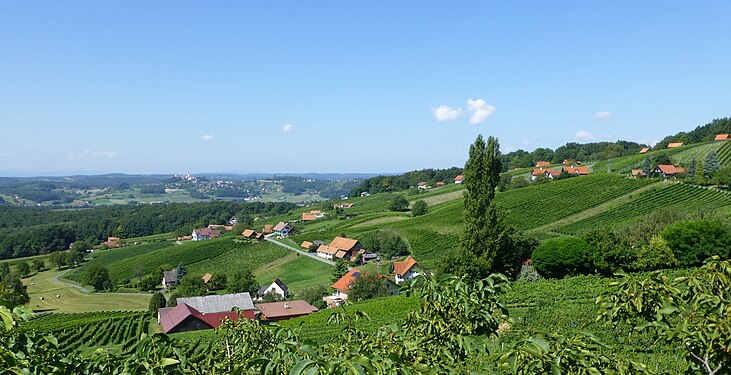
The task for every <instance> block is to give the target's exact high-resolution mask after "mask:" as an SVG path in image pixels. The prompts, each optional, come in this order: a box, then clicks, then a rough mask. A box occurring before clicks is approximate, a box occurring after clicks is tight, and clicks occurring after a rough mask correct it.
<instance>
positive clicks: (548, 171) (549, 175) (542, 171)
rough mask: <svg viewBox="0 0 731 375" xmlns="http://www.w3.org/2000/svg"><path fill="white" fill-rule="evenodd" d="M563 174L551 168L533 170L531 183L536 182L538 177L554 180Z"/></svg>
mask: <svg viewBox="0 0 731 375" xmlns="http://www.w3.org/2000/svg"><path fill="white" fill-rule="evenodd" d="M559 174H561V173H560V172H558V171H554V170H553V169H551V168H533V172H531V177H530V179H531V181H535V180H536V179H537V178H538V176H540V175H543V176H545V177H547V178H550V179H554V178H556V177H558V175H559Z"/></svg>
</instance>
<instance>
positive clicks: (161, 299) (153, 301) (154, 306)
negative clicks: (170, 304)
mask: <svg viewBox="0 0 731 375" xmlns="http://www.w3.org/2000/svg"><path fill="white" fill-rule="evenodd" d="M166 305H167V301H166V300H165V296H164V295H162V293H160V292H157V293H155V294H153V295H152V298H150V314H152V315H155V314H157V310H158V309H160V308H163V307H165V306H166Z"/></svg>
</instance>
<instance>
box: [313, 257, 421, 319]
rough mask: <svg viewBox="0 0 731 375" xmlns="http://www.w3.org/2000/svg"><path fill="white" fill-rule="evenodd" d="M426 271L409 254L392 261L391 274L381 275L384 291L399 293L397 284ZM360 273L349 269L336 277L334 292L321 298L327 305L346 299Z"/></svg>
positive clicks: (335, 304)
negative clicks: (404, 257)
mask: <svg viewBox="0 0 731 375" xmlns="http://www.w3.org/2000/svg"><path fill="white" fill-rule="evenodd" d="M424 272H426V271H425V270H424V268H423V267H421V266H420V265H419V263H417V262H416V260H415V259H414V258H412V257H411V256H407V257H406V259H404V260H403V261H397V262H394V263H393V275H390V276H388V277H387V276H383V277H386V278H387V279H386V291H387V293H388V295H391V296H393V295H396V294H398V293H399V286H398V285H399V284H402V283H404V282H407V281H410V280H411V279H413V278H414V277H416V276H419V275H421V274H422V273H424ZM361 275H362V272H361V271H360V270H357V269H351V270H350V271H348V273H346V274H345V275H344V276H343V277H341V278H340V279H338V281H336V282H335V283H334V284H332V286H331V287H332V288H333V289H334V290H335V292H334V293H333V294H332V295H330V296H326V297H323V300H324V301H325V303H326V304H327V306H328V307H335V306H339V305H340V304H341V303H342V302H343V301H345V300H347V299H348V293H350V288H351V284H352V283H353V281H355V280H356V279H357V278H358V277H360V276H361Z"/></svg>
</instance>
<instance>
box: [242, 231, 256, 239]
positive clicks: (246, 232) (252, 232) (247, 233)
mask: <svg viewBox="0 0 731 375" xmlns="http://www.w3.org/2000/svg"><path fill="white" fill-rule="evenodd" d="M241 235H242V236H244V237H246V238H251V237H252V236H256V232H254V230H253V229H246V230H244V231H243V232H242V233H241Z"/></svg>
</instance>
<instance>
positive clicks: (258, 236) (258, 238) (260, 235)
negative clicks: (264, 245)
mask: <svg viewBox="0 0 731 375" xmlns="http://www.w3.org/2000/svg"><path fill="white" fill-rule="evenodd" d="M254 238H255V239H256V240H257V241H261V240H263V239H264V238H265V236H264V233H257V234H256V237H254Z"/></svg>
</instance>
